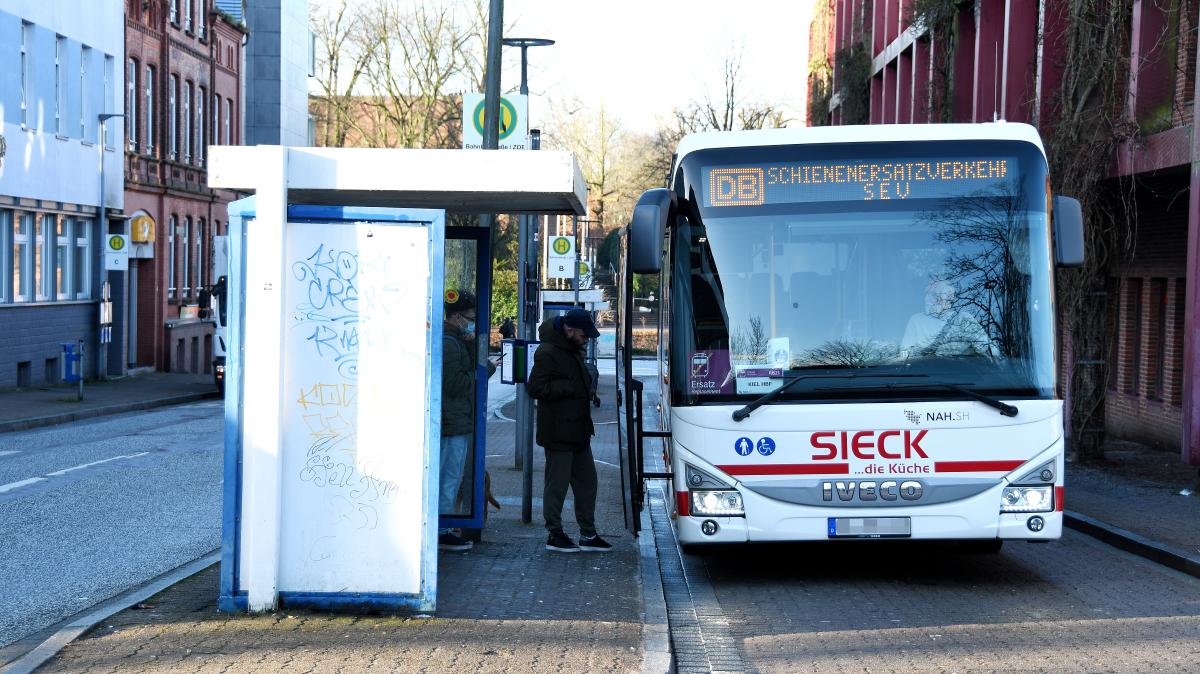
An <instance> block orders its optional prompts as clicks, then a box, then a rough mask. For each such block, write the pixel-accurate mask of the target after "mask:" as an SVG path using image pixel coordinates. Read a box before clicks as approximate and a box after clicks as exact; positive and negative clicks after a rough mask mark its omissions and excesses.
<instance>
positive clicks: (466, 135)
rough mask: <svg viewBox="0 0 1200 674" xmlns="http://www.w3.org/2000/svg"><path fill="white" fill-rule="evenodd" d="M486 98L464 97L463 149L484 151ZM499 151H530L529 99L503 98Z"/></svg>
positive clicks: (518, 97) (508, 96)
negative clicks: (482, 149)
mask: <svg viewBox="0 0 1200 674" xmlns="http://www.w3.org/2000/svg"><path fill="white" fill-rule="evenodd" d="M484 107H485V106H484V96H483V94H475V93H468V94H463V145H462V146H463V149H464V150H478V149H481V148H482V147H483V127H484ZM497 148H498V149H501V150H527V149H529V97H528V96H524V95H522V94H508V95H507V96H501V97H500V135H499V138H498V141H497Z"/></svg>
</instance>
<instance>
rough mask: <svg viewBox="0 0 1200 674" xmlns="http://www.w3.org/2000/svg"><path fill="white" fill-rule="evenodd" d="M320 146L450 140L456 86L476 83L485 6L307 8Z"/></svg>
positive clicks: (458, 121) (401, 1)
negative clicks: (313, 39) (314, 57)
mask: <svg viewBox="0 0 1200 674" xmlns="http://www.w3.org/2000/svg"><path fill="white" fill-rule="evenodd" d="M312 22H313V27H314V33H315V34H316V37H317V43H318V64H319V67H318V70H319V74H318V77H317V80H318V85H319V86H320V88H321V96H319V97H317V98H316V99H315V100H314V101H313V106H312V107H313V111H314V117H316V119H317V121H318V126H319V134H318V139H319V142H321V143H322V144H324V145H335V146H345V145H357V146H366V147H457V146H458V145H460V144H461V139H462V136H461V134H462V113H461V109H462V93H463V91H466V90H477V89H478V88H480V87H481V86H482V85H481V83H482V81H483V63H484V53H485V50H486V35H487V30H486V27H487V12H486V9H485V7H484V4H483V1H482V0H474V1H473V2H471V3H469V4H464V3H455V2H448V1H445V0H429V1H425V2H409V1H408V0H370V1H369V2H364V3H363V4H351V3H350V2H348V0H340V3H339V4H338V5H336V6H334V7H332V8H330V9H324V10H322V9H318V10H315V11H314V12H313V15H312Z"/></svg>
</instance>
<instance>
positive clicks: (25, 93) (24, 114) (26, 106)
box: [21, 21, 33, 128]
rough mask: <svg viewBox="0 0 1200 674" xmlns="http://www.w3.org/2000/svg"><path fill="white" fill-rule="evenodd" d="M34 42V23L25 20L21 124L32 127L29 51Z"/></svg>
mask: <svg viewBox="0 0 1200 674" xmlns="http://www.w3.org/2000/svg"><path fill="white" fill-rule="evenodd" d="M32 42H33V24H31V23H27V22H25V21H22V22H21V126H24V127H25V128H32V127H31V125H30V122H32V121H33V120H32V118H31V117H30V115H29V113H30V111H31V110H32V108H33V106H32V105H30V100H29V94H30V91H29V89H30V84H31V83H32V82H33V71H32V70H31V69H32V67H33V63H32V60H33V56H32V55H31V54H30V53H29V47H30V44H31V43H32Z"/></svg>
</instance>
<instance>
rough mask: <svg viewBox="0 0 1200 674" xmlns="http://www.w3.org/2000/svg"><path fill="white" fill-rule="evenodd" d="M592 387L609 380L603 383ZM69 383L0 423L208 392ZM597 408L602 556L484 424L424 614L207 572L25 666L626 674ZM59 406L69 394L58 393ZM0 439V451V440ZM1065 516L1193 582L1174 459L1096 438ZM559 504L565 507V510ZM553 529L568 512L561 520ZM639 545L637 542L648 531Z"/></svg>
mask: <svg viewBox="0 0 1200 674" xmlns="http://www.w3.org/2000/svg"><path fill="white" fill-rule="evenodd" d="M604 380H605V381H604V385H605V386H607V387H611V386H612V383H611V382H612V379H611V377H607V376H606V377H604ZM72 395H73V391H71V390H69V389H49V390H24V391H2V392H0V429H13V428H24V427H30V426H31V425H42V424H44V423H61V422H63V421H65V420H69V419H70V418H71V415H76V416H91V415H96V414H105V413H113V412H115V411H128V409H137V408H138V407H128V408H126V406H130V405H134V406H141V407H146V406H153V405H163V404H171V403H173V402H180V401H185V400H189V399H197V398H199V397H203V396H206V395H211V384H210V383H209V381H208V378H207V377H194V376H188V375H168V374H148V375H142V376H138V377H131V378H127V379H123V380H118V381H114V382H109V383H105V384H91V385H89V386H88V387H87V389H86V391H85V395H86V399H85V401H84V402H83V403H77V402H64V401H62V400H61V399H62V398H71V397H72ZM510 395H511V387H503V388H501V387H494V388H493V391H492V392H491V394H490V395H489V400H488V407H489V410H499V409H501V408H502V407H503V409H502V412H501V414H503V415H505V416H508V417H510V418H511V417H512V416H513V411H512V405H511V404H508V405H507V406H505V403H506V401H507V400H508V399H509V397H510ZM603 399H604V407H603V408H601V409H600V410H599V411H598V413H597V421H598V422H600V423H599V424H598V425H597V431H598V433H599V435H598V437H597V438H596V439H595V443H594V450H595V455H596V458H597V459H598V461H599V462H600V463H599V464H598V471H599V475H600V488H601V489H600V503H599V504H598V509H597V516H598V520H599V523H600V526H601V531H602V533H603V534H605V535H606V536H609V535H611V538H610V540H612V542H613V543H614V544H615V545H616V550H615V551H614V552H613V553H610V554H608V555H595V554H578V555H554V554H552V553H549V552H547V551H545V550H544V548H543V545H542V543H543V541H544V536H545V533H544V531H543V530H542V527H541V525H540V521H541V499H540V496H541V484H540V483H541V480H540V476H541V470H542V461H541V450H540V449H537V450H536V451H535V458H536V461H535V466H534V470H535V484H534V494H535V497H536V499H535V502H534V512H533V515H534V521H533V523H531V524H523V523H521V522H520V510H521V509H520V497H521V487H520V478H521V476H520V472H519V471H515V470H513V468H512V463H513V458H512V446H513V431H514V424H512V423H511V422H507V421H505V420H503V419H502V418H500V417H497V416H496V415H494V414H489V418H488V457H487V463H488V466H489V471H490V473H491V476H492V483H493V491H494V493H495V495H496V496H497V497H498V498H499V499H500V501H501V503H502V504H503V509H502V510H501V511H500V512H498V513H497V512H493V513H492V515H491V519H490V520H489V523H488V526H487V528H486V529H485V531H484V534H483V542H482V543H480V544H477V545H476V547H475V549H474V550H472V551H471V552H469V553H465V554H464V553H444V554H442V555H441V556H440V559H439V578H440V583H441V586H440V591H439V608H438V612H437V614H436V617H427V618H422V617H404V616H380V615H364V616H351V615H345V614H329V613H315V612H303V611H284V612H280V613H278V614H275V615H268V616H247V615H241V614H237V615H230V614H221V613H217V612H216V607H215V605H216V597H217V581H218V575H217V574H218V570H217V568H216V567H212V568H210V569H208V570H206V571H204V572H202V573H200V574H197V575H196V576H193V577H192V578H190V579H188V580H186V581H183V582H181V583H179V584H177V585H175V586H174V587H172V588H170V589H168V590H166V591H165V592H163V593H161V594H159V595H157V596H156V597H154V598H152V599H150V600H148V601H147V602H146V603H145V604H143V605H141V606H140V607H138V608H133V609H129V610H126V611H123V612H121V613H118V614H116V615H114V616H112V617H111V618H109V619H108V620H105V621H104V622H102V623H101V624H99V625H97V626H96V628H94V629H93V630H92V631H91V632H90V633H88V634H86V635H85V636H84V637H83V638H81V639H79V640H78V641H76V642H75V643H73V644H71V645H70V646H68V647H67V649H66V650H64V651H63V652H62V653H61V654H60V655H59V656H58V657H57V658H55V659H54V660H52V661H50V662H49V663H47V665H46V666H45V667H43V668H42V669H41V670H39V671H46V672H108V671H122V672H124V671H135V672H136V671H155V672H157V671H162V672H168V671H169V672H176V671H188V672H192V671H199V672H204V671H214V672H215V671H222V670H225V669H228V671H275V670H291V669H296V670H297V671H307V670H311V671H317V672H320V671H423V672H459V671H472V670H476V671H480V672H517V671H520V672H527V671H535V672H541V671H571V672H575V671H580V672H582V671H588V672H592V671H637V670H639V669H641V668H642V666H643V663H644V660H643V656H644V653H643V625H642V623H643V616H644V613H645V610H646V609H645V607H644V606H643V602H642V595H641V592H642V588H641V581H640V578H639V571H638V555H639V550H638V545H637V542H636V541H634V540H632V539H631V538H630V537H629V536H628V535H627V534H626V533H625V532H624V530H623V521H622V515H621V510H620V500H619V499H620V496H619V491H618V490H619V488H620V482H619V478H618V474H617V470H616V468H615V467H614V465H613V464H617V463H618V459H617V457H616V448H615V441H616V438H615V433H616V426H615V425H614V424H612V423H604V422H611V421H612V420H613V419H614V418H615V411H614V409H613V407H612V396H603ZM72 400H73V398H72ZM3 437H4V436H3V435H0V444H2V443H3ZM1066 485H1067V486H1066V508H1067V511H1068V513H1067V514H1068V521H1069V525H1070V526H1072V527H1075V528H1077V529H1080V530H1083V531H1085V532H1087V533H1089V534H1091V535H1096V536H1098V537H1101V538H1103V539H1104V540H1108V541H1110V542H1112V543H1113V544H1115V545H1118V546H1121V547H1124V548H1125V549H1128V550H1130V551H1133V552H1136V553H1137V554H1142V555H1145V556H1148V557H1151V558H1154V559H1157V560H1158V561H1160V562H1163V563H1167V564H1171V565H1172V566H1174V567H1175V568H1181V569H1183V570H1185V571H1187V572H1189V573H1193V575H1200V495H1195V494H1193V495H1191V496H1186V495H1183V492H1185V491H1187V490H1196V488H1197V471H1196V467H1194V466H1186V465H1183V464H1181V463H1180V462H1179V458H1178V454H1176V453H1167V452H1158V451H1154V450H1151V449H1149V448H1146V447H1142V446H1140V445H1136V444H1133V443H1123V442H1111V443H1110V444H1109V447H1108V450H1107V460H1106V461H1105V462H1104V463H1102V464H1098V465H1084V464H1079V463H1074V462H1072V463H1069V464H1068V465H1067V473H1066ZM569 509H570V502H568V513H569ZM564 519H565V520H566V521H567V522H568V523H571V522H573V518H572V517H571V516H570V515H569V514H566V516H565V518H564ZM651 540H652V539H651Z"/></svg>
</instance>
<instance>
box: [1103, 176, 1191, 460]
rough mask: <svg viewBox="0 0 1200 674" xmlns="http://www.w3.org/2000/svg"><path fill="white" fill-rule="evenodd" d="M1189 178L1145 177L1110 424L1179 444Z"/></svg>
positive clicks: (1119, 433) (1124, 283) (1119, 432)
mask: <svg viewBox="0 0 1200 674" xmlns="http://www.w3.org/2000/svg"><path fill="white" fill-rule="evenodd" d="M1186 186H1187V176H1186V174H1183V173H1177V174H1176V175H1174V176H1172V177H1168V178H1161V179H1157V180H1149V179H1147V180H1144V181H1139V187H1140V189H1139V190H1138V192H1139V194H1138V199H1137V209H1138V210H1137V238H1136V249H1135V252H1134V256H1133V258H1132V259H1131V260H1130V261H1129V262H1128V263H1126V264H1124V265H1122V266H1121V268H1120V272H1119V277H1118V279H1116V281H1117V282H1119V284H1120V291H1119V293H1118V297H1119V306H1118V307H1117V310H1116V311H1117V313H1116V315H1117V325H1116V330H1115V332H1116V333H1117V334H1118V341H1117V345H1116V351H1115V354H1114V362H1115V363H1116V372H1115V374H1114V376H1113V378H1112V380H1111V381H1110V385H1111V386H1110V390H1109V394H1108V404H1107V406H1106V408H1105V411H1106V414H1107V416H1108V430H1109V433H1110V434H1111V435H1113V436H1114V437H1118V438H1125V439H1129V440H1136V441H1138V442H1145V443H1148V444H1152V445H1157V446H1160V447H1162V448H1164V449H1172V450H1178V449H1179V447H1180V441H1181V437H1182V436H1181V433H1182V424H1183V409H1182V399H1183V329H1184V324H1183V307H1184V297H1183V292H1184V285H1183V277H1184V269H1185V266H1186V258H1185V251H1186V243H1187V225H1188V213H1187V207H1188V205H1187V194H1186V191H1185V188H1186Z"/></svg>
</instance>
